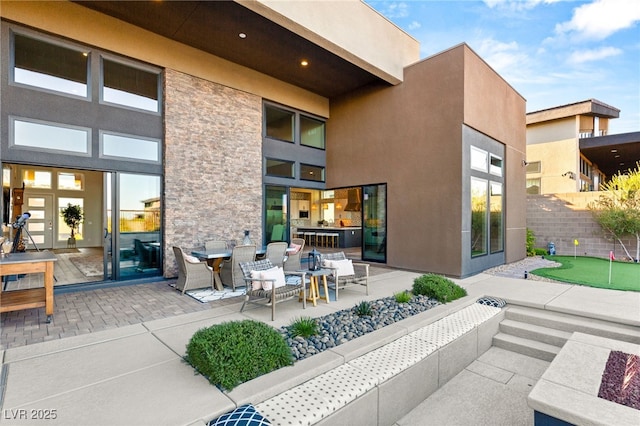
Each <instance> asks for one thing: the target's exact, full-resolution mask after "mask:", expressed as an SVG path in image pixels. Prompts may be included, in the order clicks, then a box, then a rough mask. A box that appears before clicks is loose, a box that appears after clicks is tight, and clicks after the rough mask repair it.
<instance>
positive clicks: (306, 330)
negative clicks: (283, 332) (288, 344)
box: [289, 317, 318, 339]
mask: <svg viewBox="0 0 640 426" xmlns="http://www.w3.org/2000/svg"><path fill="white" fill-rule="evenodd" d="M289 333H290V334H291V336H293V337H297V336H300V337H304V338H305V339H308V338H309V337H311V336H315V335H317V334H318V322H317V321H316V320H314V319H313V318H311V317H300V318H298V319H295V320H293V321H292V322H291V325H289Z"/></svg>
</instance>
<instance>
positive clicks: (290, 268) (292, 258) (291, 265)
mask: <svg viewBox="0 0 640 426" xmlns="http://www.w3.org/2000/svg"><path fill="white" fill-rule="evenodd" d="M304 243H305V241H304V238H292V239H291V244H296V245H299V246H300V249H299V250H298V251H297V252H296V253H291V254H289V255H288V256H287V260H285V262H284V271H285V272H294V271H298V270H300V269H302V266H301V265H300V259H302V250H304Z"/></svg>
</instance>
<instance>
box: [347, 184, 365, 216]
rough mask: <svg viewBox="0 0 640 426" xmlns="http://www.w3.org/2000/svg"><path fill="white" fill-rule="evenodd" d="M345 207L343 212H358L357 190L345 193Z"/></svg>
mask: <svg viewBox="0 0 640 426" xmlns="http://www.w3.org/2000/svg"><path fill="white" fill-rule="evenodd" d="M347 194H348V195H347V205H346V206H345V207H344V211H345V212H359V211H360V207H361V205H360V190H359V189H358V188H355V189H350V190H349V191H348V192H347Z"/></svg>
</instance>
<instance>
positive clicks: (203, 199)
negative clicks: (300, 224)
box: [164, 70, 262, 277]
mask: <svg viewBox="0 0 640 426" xmlns="http://www.w3.org/2000/svg"><path fill="white" fill-rule="evenodd" d="M164 93H165V97H166V99H165V103H164V105H165V132H166V133H165V146H164V161H165V182H164V202H165V206H164V212H165V218H164V219H165V228H164V229H165V265H164V275H165V276H166V277H173V276H177V266H176V263H175V257H174V256H173V251H172V250H171V247H172V246H179V247H182V248H183V249H184V250H186V251H188V252H190V251H191V250H192V249H193V248H198V247H202V246H204V242H205V241H207V240H215V239H222V240H231V239H235V240H237V241H242V237H243V231H244V230H245V229H248V230H250V231H251V237H252V239H253V240H254V241H257V242H260V241H262V224H261V223H262V222H261V217H262V163H261V158H262V137H261V132H262V99H261V98H260V97H258V96H256V95H252V94H249V93H246V92H242V91H238V90H234V89H231V88H229V87H225V86H222V85H219V84H216V83H212V82H210V81H206V80H202V79H199V78H197V77H193V76H190V75H187V74H183V73H180V72H177V71H174V70H166V72H165V91H164Z"/></svg>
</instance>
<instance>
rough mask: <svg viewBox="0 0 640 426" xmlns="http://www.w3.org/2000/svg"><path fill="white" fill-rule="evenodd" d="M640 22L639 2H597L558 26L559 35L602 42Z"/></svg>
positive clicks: (585, 6) (579, 8)
mask: <svg viewBox="0 0 640 426" xmlns="http://www.w3.org/2000/svg"><path fill="white" fill-rule="evenodd" d="M638 21H640V5H639V4H638V0H596V1H594V2H593V3H589V4H584V5H582V6H580V7H578V8H576V9H574V11H573V17H572V18H571V20H570V21H567V22H563V23H561V24H557V25H556V29H555V30H556V33H557V34H560V35H562V34H566V33H569V34H574V35H576V36H577V37H578V38H580V39H583V38H584V39H594V40H602V39H605V38H607V37H609V36H610V35H611V34H613V33H615V32H617V31H620V30H624V29H626V28H630V27H633V26H634V25H636V23H638Z"/></svg>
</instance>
